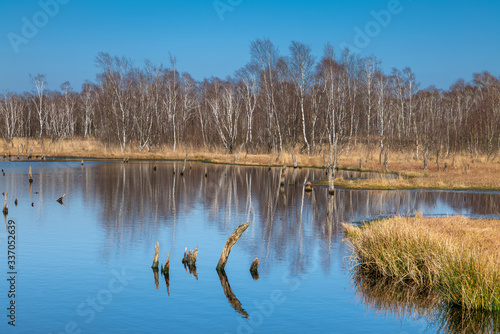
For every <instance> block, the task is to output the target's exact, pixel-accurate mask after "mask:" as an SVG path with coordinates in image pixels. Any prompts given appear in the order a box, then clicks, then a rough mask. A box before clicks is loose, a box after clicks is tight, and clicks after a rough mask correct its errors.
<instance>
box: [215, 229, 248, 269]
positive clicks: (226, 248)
mask: <svg viewBox="0 0 500 334" xmlns="http://www.w3.org/2000/svg"><path fill="white" fill-rule="evenodd" d="M250 224H251V223H245V224H241V225H240V226H238V227H237V228H236V229H235V230H234V232H233V233H232V234H231V235H230V236H229V238H228V239H227V241H226V244H225V245H224V248H223V249H222V254H221V255H220V259H219V263H218V264H217V267H216V269H217V271H224V267H225V266H226V263H227V259H228V258H229V253H231V248H233V246H234V244H235V243H236V241H238V239H239V238H240V237H241V235H242V234H243V232H245V231H246V229H247V228H248V226H250Z"/></svg>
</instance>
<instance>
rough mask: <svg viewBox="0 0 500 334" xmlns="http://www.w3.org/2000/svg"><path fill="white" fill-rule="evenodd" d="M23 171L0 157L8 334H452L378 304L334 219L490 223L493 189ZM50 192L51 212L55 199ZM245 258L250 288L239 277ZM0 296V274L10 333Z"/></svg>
mask: <svg viewBox="0 0 500 334" xmlns="http://www.w3.org/2000/svg"><path fill="white" fill-rule="evenodd" d="M31 165H32V168H33V177H34V182H33V184H32V185H31V186H29V184H28V177H27V172H28V167H29V164H28V163H27V162H0V167H1V168H2V169H4V170H5V172H6V175H5V176H0V191H6V192H8V194H9V197H8V203H9V215H8V217H7V219H6V222H7V221H8V220H13V221H15V224H16V250H15V251H16V271H17V275H16V327H15V331H16V332H19V333H78V332H79V331H80V332H81V333H112V332H128V333H141V332H143V333H155V332H170V333H291V332H293V333H303V332H307V333H324V332H329V333H381V332H383V333H422V332H435V331H437V330H439V329H440V328H441V329H443V328H445V329H446V331H449V332H454V331H456V330H457V328H464V326H468V324H467V323H462V322H466V320H456V319H457V318H456V317H455V318H453V317H452V316H450V315H444V316H443V315H442V313H443V312H442V311H439V310H438V308H437V307H436V306H435V305H432V303H429V302H426V303H425V305H426V306H424V307H423V309H424V311H422V312H419V311H418V310H419V309H418V307H415V306H414V305H411V304H409V305H407V304H404V305H403V306H401V305H400V304H398V302H391V301H387V300H385V299H384V298H385V297H380V293H379V292H380V291H379V290H380V289H379V290H374V289H373V288H372V286H373V285H370V284H368V285H367V284H364V283H363V282H361V283H360V282H359V277H353V275H352V271H351V270H350V267H349V266H350V265H349V262H348V256H349V250H348V246H347V244H346V243H345V241H343V232H342V228H341V225H340V223H341V222H349V221H352V222H359V221H363V220H367V219H370V218H373V217H378V216H383V215H397V214H401V215H407V214H414V213H415V212H417V211H420V212H422V213H423V214H424V215H447V214H465V215H471V216H482V215H486V216H490V217H493V216H496V217H498V215H499V214H500V206H499V203H500V195H499V194H498V193H495V192H472V193H468V192H454V191H421V190H414V191H412V190H410V191H406V190H405V191H379V190H343V189H337V191H336V194H335V196H333V197H328V195H327V189H326V188H321V187H316V188H314V190H313V192H312V193H310V194H306V193H304V187H303V185H304V183H305V182H306V181H307V180H318V179H324V178H325V176H324V171H323V170H314V169H310V170H309V169H300V170H299V169H296V170H294V169H291V168H289V169H288V171H287V185H286V186H285V187H283V188H282V189H280V187H279V180H280V169H279V168H276V169H272V170H271V171H269V170H268V168H255V167H237V166H224V165H208V164H201V163H191V164H189V163H188V166H187V168H186V172H185V174H184V176H181V175H179V171H180V169H181V166H182V163H173V162H160V163H156V165H157V171H156V172H155V171H153V166H154V163H153V162H141V163H138V162H137V163H136V162H130V163H129V164H122V163H117V162H85V165H84V166H81V164H80V162H67V161H50V162H31ZM174 166H175V170H176V171H177V173H176V174H174V173H173V171H174ZM205 167H207V168H208V177H207V178H205V177H204V169H205ZM343 173H345V175H344V176H345V177H346V178H348V177H374V176H373V175H372V174H363V175H358V174H356V173H353V172H343ZM63 194H66V197H65V198H64V204H63V205H61V204H59V203H58V202H56V199H57V198H58V197H60V196H61V195H63ZM14 198H17V199H18V205H17V206H15V205H14ZM32 203H33V206H32ZM247 221H249V222H252V224H251V225H250V227H249V229H248V230H247V231H246V232H245V233H244V234H243V236H242V237H241V239H240V240H239V241H238V243H236V245H235V246H234V247H233V250H232V252H231V256H230V258H229V261H228V264H227V266H226V276H219V275H218V274H217V272H216V270H215V266H216V264H217V261H218V258H219V256H220V253H221V250H222V247H223V245H224V243H225V241H226V239H227V237H228V236H229V235H230V234H231V233H232V231H233V230H234V229H235V228H236V227H237V226H238V225H240V224H242V223H244V222H247ZM2 231H3V232H0V233H1V235H0V263H1V267H2V268H3V269H2V277H5V276H6V275H7V272H8V271H9V270H8V268H7V230H6V229H2ZM157 241H159V243H160V262H161V263H164V262H165V260H166V256H167V253H168V252H170V263H171V267H170V276H169V280H168V281H166V280H165V278H164V277H163V276H162V275H158V276H156V277H155V274H154V273H153V271H152V270H151V263H152V261H153V255H154V245H155V243H156V242H157ZM197 245H198V250H199V253H198V262H197V268H196V272H192V273H190V272H189V270H186V269H185V268H184V266H183V264H182V263H181V259H182V256H183V253H184V249H185V247H187V248H188V249H194V248H195V247H196V246H197ZM255 257H258V258H259V259H260V266H259V276H260V277H259V279H258V280H254V279H253V278H252V277H251V275H250V273H249V270H248V269H249V266H250V263H251V262H252V260H253V259H254V258H255ZM367 286H368V287H369V288H367ZM383 289H385V285H384V288H383ZM8 290H9V284H8V282H7V281H6V279H2V281H1V283H0V296H1V297H0V309H2V310H3V311H2V316H1V317H0V319H3V320H1V324H0V332H1V333H6V332H8V331H9V332H10V330H12V328H11V326H8V325H7V321H8V318H7V317H6V315H7V312H8V311H7V310H6V308H7V307H8V306H9V304H8V303H9V302H10V299H9V298H8V297H7V292H8ZM383 295H384V296H386V293H384V294H383ZM409 300H412V299H411V298H410V299H409ZM415 309H416V310H417V311H415ZM439 312H441V313H439ZM438 313H439V314H440V315H436V314H438ZM452 318H453V319H454V320H449V319H452ZM450 323H451V325H450Z"/></svg>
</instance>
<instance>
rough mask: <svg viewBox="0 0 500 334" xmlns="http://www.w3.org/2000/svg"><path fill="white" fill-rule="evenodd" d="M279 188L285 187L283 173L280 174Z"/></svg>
mask: <svg viewBox="0 0 500 334" xmlns="http://www.w3.org/2000/svg"><path fill="white" fill-rule="evenodd" d="M280 186H281V187H283V186H285V173H283V174H281V179H280Z"/></svg>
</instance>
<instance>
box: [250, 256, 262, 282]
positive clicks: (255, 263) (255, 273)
mask: <svg viewBox="0 0 500 334" xmlns="http://www.w3.org/2000/svg"><path fill="white" fill-rule="evenodd" d="M259 263H260V261H259V259H258V258H255V260H253V262H252V264H251V265H250V274H252V278H253V279H254V280H258V279H259V270H258V269H259Z"/></svg>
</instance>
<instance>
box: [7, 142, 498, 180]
mask: <svg viewBox="0 0 500 334" xmlns="http://www.w3.org/2000/svg"><path fill="white" fill-rule="evenodd" d="M0 148H1V149H2V151H3V152H2V153H3V156H4V159H5V160H7V159H10V160H12V161H16V159H17V156H18V154H19V156H20V158H23V159H26V158H27V157H28V156H29V155H31V156H32V157H33V158H34V159H36V157H38V159H40V158H41V157H45V158H66V159H78V160H81V159H83V160H118V161H121V160H123V159H124V157H127V159H129V160H132V161H182V160H184V158H185V157H186V153H187V161H189V162H209V163H216V164H228V165H242V166H266V167H281V166H283V165H287V166H293V165H294V158H295V159H296V161H297V167H298V168H326V165H327V160H328V157H327V154H326V153H325V151H326V150H327V148H324V149H322V150H319V153H317V154H311V155H307V154H301V153H300V152H293V150H290V151H287V150H284V151H283V152H282V153H281V154H278V153H277V152H271V153H268V154H262V153H256V154H253V153H251V152H248V153H247V152H246V150H245V149H244V148H243V147H240V149H239V150H235V152H233V153H231V154H230V153H227V152H219V151H217V150H207V149H203V148H202V149H200V148H194V147H179V148H178V149H177V150H176V151H173V150H172V149H171V148H170V147H169V146H162V147H158V148H155V149H154V150H151V151H149V152H148V151H147V150H146V149H144V150H142V151H139V149H138V148H137V147H135V146H134V145H130V147H129V148H128V149H127V150H126V151H125V153H123V152H121V150H120V148H119V147H116V146H110V145H108V144H105V143H102V142H100V141H99V140H97V139H95V138H73V139H62V140H55V141H53V140H51V139H41V140H34V139H28V138H14V139H13V140H12V141H11V142H7V141H5V140H3V139H2V140H0ZM372 151H374V150H373V149H371V150H368V149H367V148H366V147H363V145H360V144H359V145H358V147H357V148H355V149H352V150H351V151H350V152H344V153H342V154H340V155H339V156H338V166H337V168H339V169H343V170H350V171H353V172H377V173H381V174H385V173H390V174H394V175H396V176H397V177H394V178H384V177H380V178H373V179H363V178H352V179H349V178H346V179H344V178H339V177H338V178H336V179H335V187H340V188H347V189H379V190H388V189H442V190H500V178H499V177H498V175H500V161H499V159H495V158H494V159H487V157H486V156H481V155H479V156H474V157H471V156H470V155H468V154H458V153H457V154H454V155H451V154H449V155H448V156H444V157H441V158H440V161H439V163H440V164H441V168H440V169H439V170H438V165H437V164H436V163H432V160H431V159H429V161H428V167H427V169H426V170H424V169H423V162H422V161H421V160H422V159H421V157H420V159H417V158H416V157H415V156H414V155H412V152H411V151H409V152H404V151H401V152H392V153H391V154H390V155H389V159H388V170H387V172H386V171H385V167H384V166H383V165H381V164H380V163H379V161H378V157H377V156H378V155H377V154H374V153H373V152H372ZM9 156H10V157H9ZM360 162H361V163H360ZM444 164H446V165H447V169H446V170H444V167H443V166H444ZM325 179H326V177H325ZM323 183H324V182H322V181H321V180H318V181H317V182H314V183H313V186H314V185H322V184H323Z"/></svg>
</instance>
